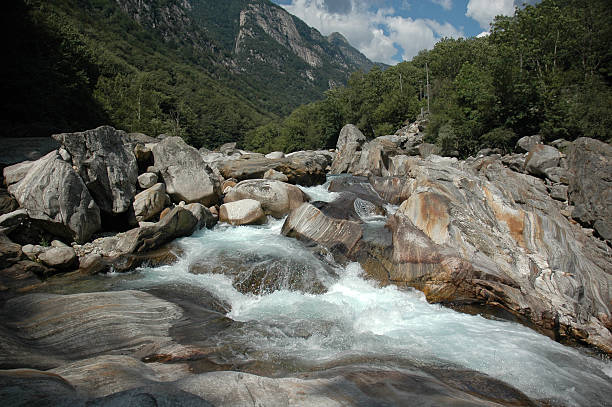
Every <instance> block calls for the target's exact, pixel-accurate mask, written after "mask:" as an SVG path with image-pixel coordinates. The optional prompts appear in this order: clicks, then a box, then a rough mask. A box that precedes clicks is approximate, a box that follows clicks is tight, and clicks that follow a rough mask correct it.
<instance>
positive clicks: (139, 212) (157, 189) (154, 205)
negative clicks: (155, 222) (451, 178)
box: [133, 183, 170, 222]
mask: <svg viewBox="0 0 612 407" xmlns="http://www.w3.org/2000/svg"><path fill="white" fill-rule="evenodd" d="M169 203H170V198H169V197H168V195H167V194H166V186H165V185H164V184H161V183H159V184H155V185H154V186H152V187H151V188H149V189H146V190H144V191H142V192H141V193H139V194H137V195H136V196H135V197H134V204H133V205H134V214H135V215H136V220H137V221H138V222H142V221H147V220H149V219H153V218H155V217H156V216H157V215H158V214H159V213H160V212H161V211H162V210H163V209H164V207H165V206H166V205H167V204H169Z"/></svg>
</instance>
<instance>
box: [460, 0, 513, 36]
mask: <svg viewBox="0 0 612 407" xmlns="http://www.w3.org/2000/svg"><path fill="white" fill-rule="evenodd" d="M513 14H514V0H470V1H469V3H468V5H467V12H466V13H465V15H466V16H468V17H471V18H473V19H474V20H476V21H478V24H480V26H481V27H482V28H484V29H485V30H486V29H488V28H489V24H490V23H491V22H492V21H493V19H494V18H495V16H499V15H504V16H511V15H513Z"/></svg>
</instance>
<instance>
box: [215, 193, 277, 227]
mask: <svg viewBox="0 0 612 407" xmlns="http://www.w3.org/2000/svg"><path fill="white" fill-rule="evenodd" d="M219 221H220V222H225V223H229V224H231V225H235V226H240V225H254V224H263V223H266V215H265V213H264V211H263V209H262V208H261V204H260V203H259V202H258V201H256V200H254V199H242V200H239V201H233V202H228V203H224V204H223V205H221V207H220V208H219Z"/></svg>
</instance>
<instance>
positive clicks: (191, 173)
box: [153, 137, 219, 206]
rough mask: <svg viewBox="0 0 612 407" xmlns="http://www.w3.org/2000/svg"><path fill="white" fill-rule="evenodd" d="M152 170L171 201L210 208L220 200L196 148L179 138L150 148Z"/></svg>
mask: <svg viewBox="0 0 612 407" xmlns="http://www.w3.org/2000/svg"><path fill="white" fill-rule="evenodd" d="M153 156H154V159H155V167H156V168H158V169H159V171H160V173H161V176H162V179H163V181H164V183H165V184H166V190H167V193H168V194H169V195H170V197H172V200H173V201H174V202H180V201H185V202H187V203H194V202H198V203H201V204H203V205H206V206H209V205H212V204H215V203H216V202H217V201H218V200H219V196H218V188H219V186H216V185H215V184H214V182H213V180H212V179H211V176H210V173H209V171H210V169H209V168H208V166H207V165H206V163H204V161H203V160H202V157H201V156H200V153H199V152H198V150H196V149H195V148H193V147H191V146H189V145H187V144H186V143H185V141H183V139H182V138H180V137H167V138H165V139H163V140H162V141H161V142H159V143H158V144H156V145H155V146H153Z"/></svg>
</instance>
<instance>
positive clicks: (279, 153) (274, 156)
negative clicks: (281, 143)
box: [266, 151, 285, 160]
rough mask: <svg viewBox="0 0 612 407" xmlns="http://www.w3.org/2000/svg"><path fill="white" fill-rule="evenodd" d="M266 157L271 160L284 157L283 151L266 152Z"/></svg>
mask: <svg viewBox="0 0 612 407" xmlns="http://www.w3.org/2000/svg"><path fill="white" fill-rule="evenodd" d="M266 158H269V159H271V160H278V159H280V158H285V153H283V152H282V151H273V152H271V153H268V154H266Z"/></svg>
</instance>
